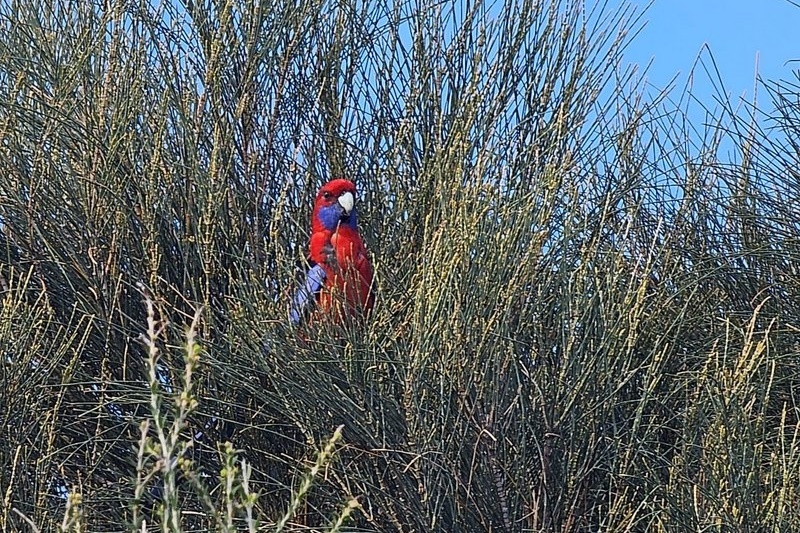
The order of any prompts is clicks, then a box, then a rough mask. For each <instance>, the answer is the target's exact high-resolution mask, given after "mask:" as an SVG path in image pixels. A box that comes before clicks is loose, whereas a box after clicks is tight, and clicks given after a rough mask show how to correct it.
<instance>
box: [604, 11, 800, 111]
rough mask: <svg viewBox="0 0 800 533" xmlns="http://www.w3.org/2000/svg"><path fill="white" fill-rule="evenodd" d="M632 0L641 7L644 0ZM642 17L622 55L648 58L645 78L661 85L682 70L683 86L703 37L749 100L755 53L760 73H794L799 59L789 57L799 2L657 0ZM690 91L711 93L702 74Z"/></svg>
mask: <svg viewBox="0 0 800 533" xmlns="http://www.w3.org/2000/svg"><path fill="white" fill-rule="evenodd" d="M613 3H614V1H612V2H610V5H611V4H613ZM632 3H633V4H635V5H638V6H639V8H640V9H642V8H644V7H645V6H646V5H647V4H648V0H633V2H632ZM643 19H644V20H647V21H648V22H647V25H646V26H645V28H644V29H643V30H642V32H641V33H640V34H639V35H638V36H637V37H636V39H635V40H634V41H633V42H632V43H631V45H630V47H629V48H628V50H627V53H626V57H627V59H628V61H630V62H632V63H638V64H639V65H642V66H644V65H646V64H647V63H648V62H649V61H650V60H651V59H652V65H651V66H650V69H649V70H648V75H647V79H648V81H649V82H650V83H651V84H652V85H654V86H656V87H659V88H661V87H664V86H665V85H666V84H667V83H668V82H669V81H670V79H671V78H672V77H673V76H675V75H676V74H678V73H680V77H679V78H678V80H677V85H678V89H682V88H683V85H684V84H685V82H686V80H687V75H688V73H689V71H690V70H691V68H692V65H693V64H694V63H695V60H696V59H697V57H698V54H700V52H701V49H702V47H703V44H704V43H706V44H708V45H709V47H710V49H711V52H712V53H713V56H714V59H715V61H716V64H717V67H718V69H719V72H720V75H721V77H722V80H723V82H724V83H725V89H726V91H727V92H728V94H730V96H731V97H732V98H733V99H738V97H740V96H741V95H742V94H744V93H746V96H747V99H748V100H752V96H753V80H754V77H755V71H756V55H757V54H758V70H759V73H760V74H761V76H762V78H765V79H777V78H783V79H795V78H794V76H793V74H792V71H793V70H798V69H800V62H794V63H791V62H789V63H787V61H790V60H792V59H800V38H798V36H800V7H796V6H793V5H792V4H791V3H789V2H788V1H787V0H655V1H654V2H653V4H652V6H651V7H650V8H649V9H648V10H647V11H646V12H645V14H644V17H643ZM693 92H694V94H695V95H696V96H698V97H699V98H701V99H702V100H705V96H707V95H711V94H712V93H713V89H712V87H711V85H710V84H709V83H708V82H707V80H706V79H705V76H704V75H700V76H699V77H698V76H696V77H695V79H694V90H693ZM762 95H764V91H763V90H759V97H761V96H762Z"/></svg>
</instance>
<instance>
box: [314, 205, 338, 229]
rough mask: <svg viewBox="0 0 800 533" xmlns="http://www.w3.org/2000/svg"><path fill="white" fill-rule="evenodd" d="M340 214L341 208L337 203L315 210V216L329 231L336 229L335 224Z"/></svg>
mask: <svg viewBox="0 0 800 533" xmlns="http://www.w3.org/2000/svg"><path fill="white" fill-rule="evenodd" d="M341 216H342V208H341V207H339V204H332V205H329V206H326V207H323V208H322V209H320V210H319V211H318V212H317V218H319V220H320V222H322V225H323V226H325V229H327V230H329V231H334V230H335V229H336V225H337V224H339V217H341Z"/></svg>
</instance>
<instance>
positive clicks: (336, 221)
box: [311, 178, 356, 233]
mask: <svg viewBox="0 0 800 533" xmlns="http://www.w3.org/2000/svg"><path fill="white" fill-rule="evenodd" d="M355 202H356V186H355V185H354V184H353V182H352V181H349V180H346V179H341V178H340V179H335V180H332V181H329V182H328V183H326V184H325V185H323V187H322V188H321V189H320V190H319V192H318V193H317V199H316V201H315V202H314V212H313V213H312V215H311V230H312V231H313V232H314V233H316V232H318V231H326V230H327V231H336V229H337V228H338V227H339V225H340V224H341V225H342V226H345V227H348V226H349V227H350V228H351V229H356V208H355Z"/></svg>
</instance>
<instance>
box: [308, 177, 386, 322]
mask: <svg viewBox="0 0 800 533" xmlns="http://www.w3.org/2000/svg"><path fill="white" fill-rule="evenodd" d="M355 196H356V187H355V185H354V184H353V182H351V181H349V180H346V179H334V180H332V181H330V182H328V183H326V184H325V185H324V186H323V187H322V188H321V189H320V190H319V193H317V198H316V200H315V202H314V211H313V213H312V215H311V241H310V243H309V258H310V259H311V261H312V262H314V263H316V264H318V265H320V266H321V267H322V268H323V269H324V270H325V284H324V286H323V287H322V290H321V291H320V294H319V299H318V305H319V308H320V309H322V310H323V311H326V312H331V311H332V312H333V313H334V314H335V315H338V316H337V318H340V319H341V318H346V317H349V316H353V315H365V314H366V313H368V312H369V311H371V310H372V307H373V305H374V302H375V296H374V294H373V290H372V282H373V271H372V265H371V264H370V261H369V258H368V257H367V250H366V248H365V247H364V241H363V240H362V239H361V235H360V234H359V233H358V226H357V220H356V211H355V206H354V204H355Z"/></svg>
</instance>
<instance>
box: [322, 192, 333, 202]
mask: <svg viewBox="0 0 800 533" xmlns="http://www.w3.org/2000/svg"><path fill="white" fill-rule="evenodd" d="M322 197H323V198H325V199H326V200H330V199H331V193H329V192H328V191H325V192H324V193H322Z"/></svg>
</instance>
